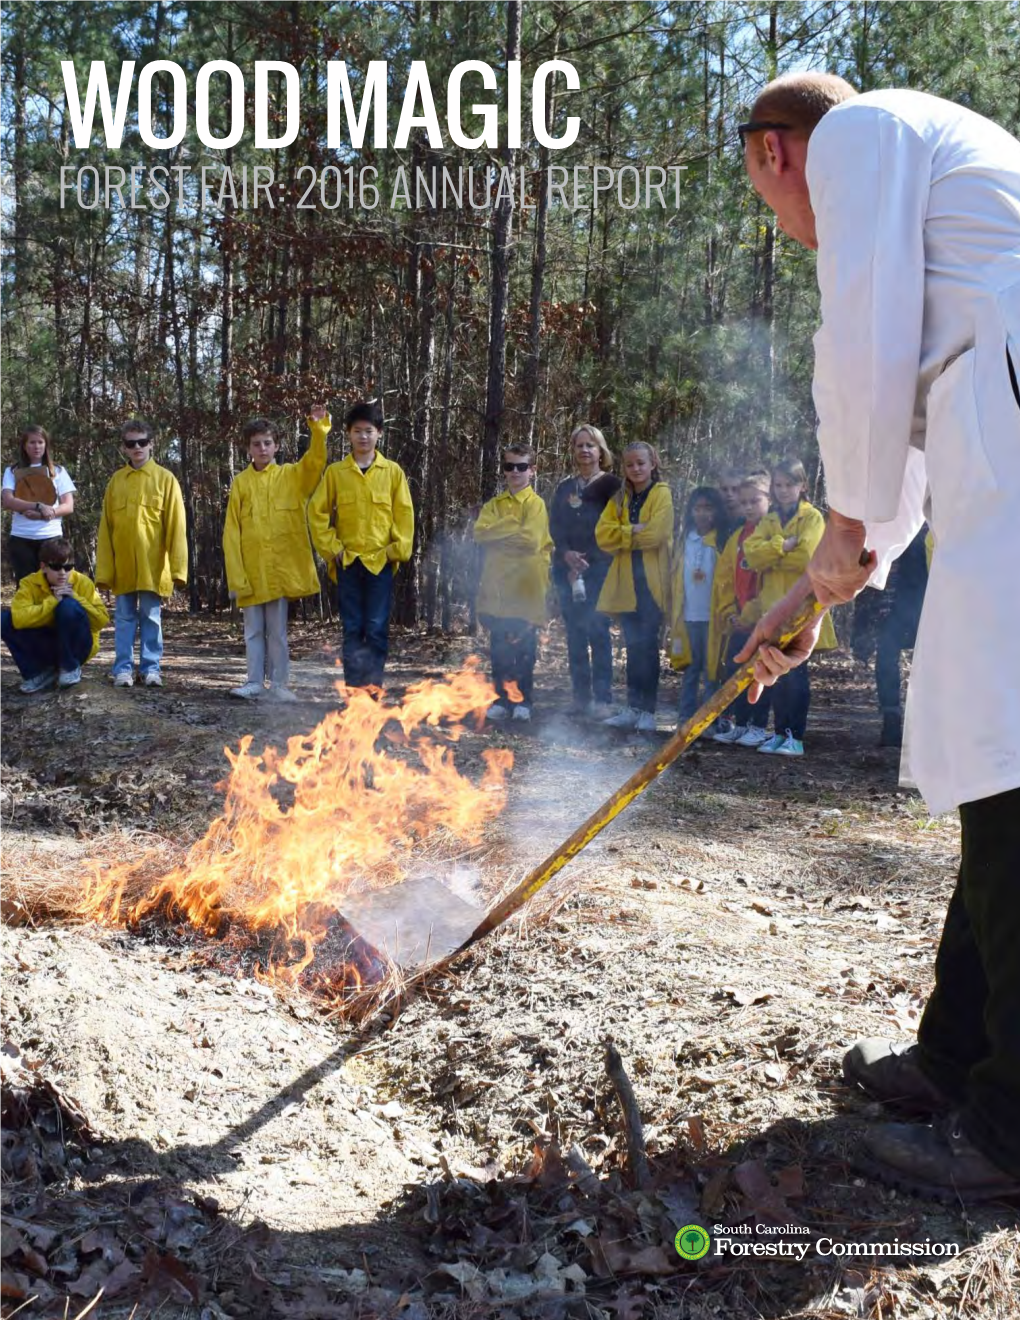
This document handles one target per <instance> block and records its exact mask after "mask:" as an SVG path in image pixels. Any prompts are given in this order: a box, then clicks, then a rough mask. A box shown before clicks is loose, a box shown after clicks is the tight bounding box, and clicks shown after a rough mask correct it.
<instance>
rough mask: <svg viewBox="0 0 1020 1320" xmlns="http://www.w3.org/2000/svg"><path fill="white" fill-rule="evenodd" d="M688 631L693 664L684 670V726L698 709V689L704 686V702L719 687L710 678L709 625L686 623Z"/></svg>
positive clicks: (681, 691)
mask: <svg viewBox="0 0 1020 1320" xmlns="http://www.w3.org/2000/svg"><path fill="white" fill-rule="evenodd" d="M684 627H685V628H686V629H687V641H688V644H689V645H690V648H691V663H690V664H689V665H688V666H687V668H686V669H685V670H684V676H683V679H682V681H681V683H680V707H679V711H678V715H679V718H680V723H681V724H684V723H686V721H687V720H689V719H690V718H691V716H692V715H693V714H694V712H695V711H696V710H697V709H698V706H699V704H700V702H699V701H698V688H699V687H700V686H702V684H703V685H704V695H703V696H702V698H701V700H702V701H707V700H708V699H709V697H710V696H711V695H712V693H713V692H714V691H715V690H716V688H717V687H718V686H719V684H718V683H716V682H715V681H714V680H712V679H710V678H709V677H708V623H707V622H705V623H691V622H690V621H689V620H685V621H684Z"/></svg>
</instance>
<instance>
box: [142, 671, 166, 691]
mask: <svg viewBox="0 0 1020 1320" xmlns="http://www.w3.org/2000/svg"><path fill="white" fill-rule="evenodd" d="M145 686H146V687H162V686H163V679H162V677H161V676H160V672H159V670H158V669H150V670H149V672H148V673H147V674H146V675H145Z"/></svg>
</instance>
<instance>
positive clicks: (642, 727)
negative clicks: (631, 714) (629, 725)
mask: <svg viewBox="0 0 1020 1320" xmlns="http://www.w3.org/2000/svg"><path fill="white" fill-rule="evenodd" d="M656 728H657V725H656V723H655V712H654V711H653V710H643V711H641V712H640V714H639V715H638V717H637V723H636V724H635V725H634V729H635V731H636V732H637V733H655V732H656Z"/></svg>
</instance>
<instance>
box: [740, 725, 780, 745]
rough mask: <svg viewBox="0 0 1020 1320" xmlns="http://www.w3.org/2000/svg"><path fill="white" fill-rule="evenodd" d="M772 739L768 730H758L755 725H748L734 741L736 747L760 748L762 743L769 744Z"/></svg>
mask: <svg viewBox="0 0 1020 1320" xmlns="http://www.w3.org/2000/svg"><path fill="white" fill-rule="evenodd" d="M773 737H774V735H773V734H771V733H769V731H768V729H759V728H758V726H757V724H749V725H748V726H747V728H746V729H745V730H744V732H743V733H742V734H741V736H740V737H739V738H737V739H736V744H737V746H738V747H761V745H762V744H763V743H767V742H771V741H772V739H773Z"/></svg>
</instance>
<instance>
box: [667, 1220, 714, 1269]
mask: <svg viewBox="0 0 1020 1320" xmlns="http://www.w3.org/2000/svg"><path fill="white" fill-rule="evenodd" d="M673 1245H674V1246H675V1247H676V1249H677V1251H678V1252H679V1254H680V1255H681V1256H683V1258H684V1260H700V1259H701V1258H702V1256H704V1255H705V1253H706V1252H707V1251H708V1249H709V1247H710V1246H711V1245H712V1239H711V1238H710V1237H709V1236H708V1233H707V1231H706V1230H705V1229H703V1228H702V1227H701V1225H700V1224H684V1226H683V1228H682V1229H681V1230H680V1232H679V1233H677V1235H676V1237H675V1238H674V1239H673Z"/></svg>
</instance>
